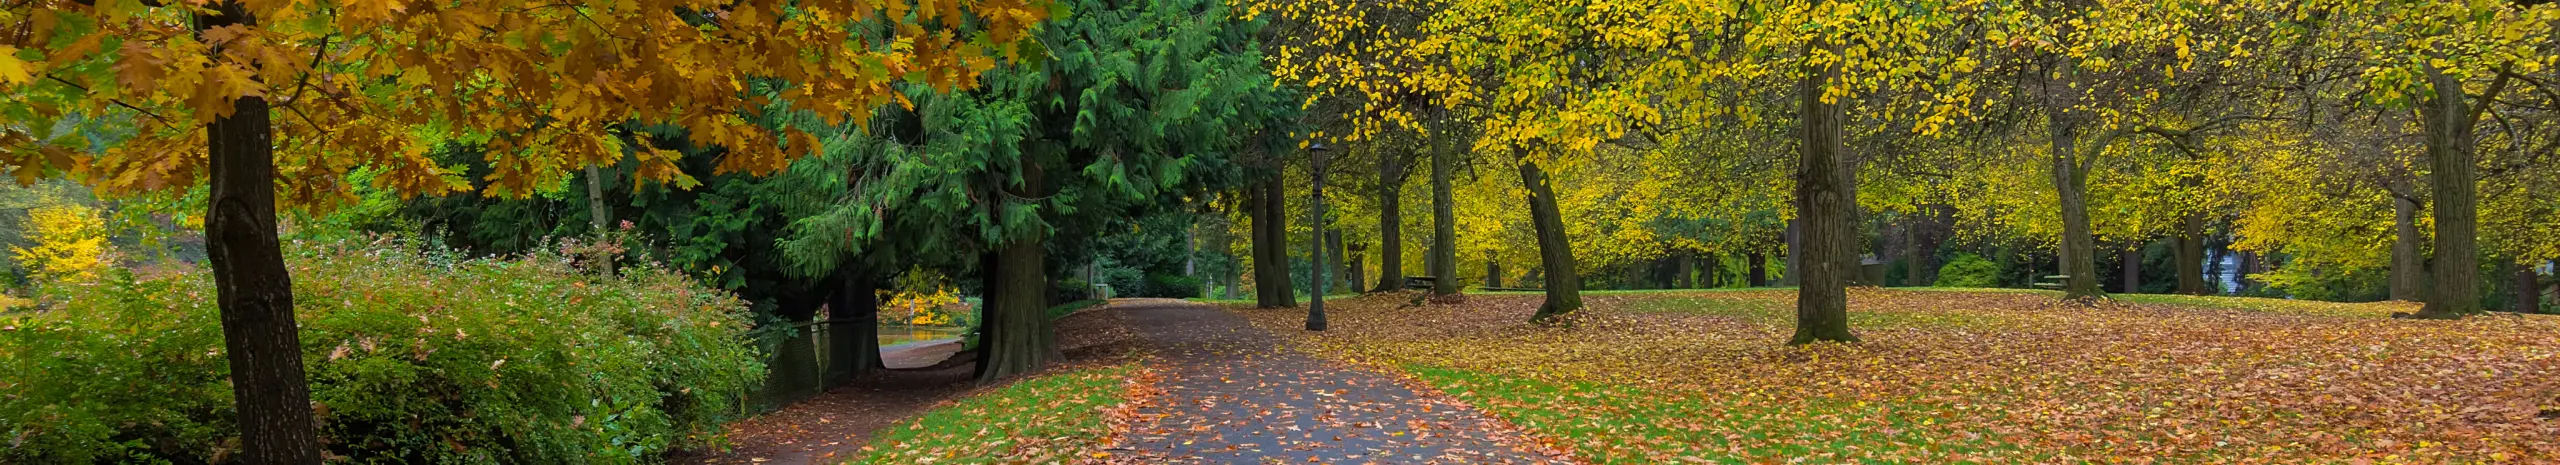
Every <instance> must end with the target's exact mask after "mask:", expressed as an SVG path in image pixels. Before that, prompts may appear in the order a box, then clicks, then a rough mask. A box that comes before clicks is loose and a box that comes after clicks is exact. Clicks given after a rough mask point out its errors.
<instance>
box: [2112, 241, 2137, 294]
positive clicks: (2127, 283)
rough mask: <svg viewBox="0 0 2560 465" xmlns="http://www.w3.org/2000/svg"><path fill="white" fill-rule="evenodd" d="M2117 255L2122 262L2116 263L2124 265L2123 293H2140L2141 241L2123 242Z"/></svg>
mask: <svg viewBox="0 0 2560 465" xmlns="http://www.w3.org/2000/svg"><path fill="white" fill-rule="evenodd" d="M2118 257H2119V260H2120V261H2122V262H2123V263H2119V264H2118V265H2121V266H2123V267H2124V293H2126V294H2140V293H2142V243H2140V242H2134V243H2128V244H2125V245H2124V251H2123V253H2121V254H2118Z"/></svg>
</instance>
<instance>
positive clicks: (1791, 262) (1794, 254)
mask: <svg viewBox="0 0 2560 465" xmlns="http://www.w3.org/2000/svg"><path fill="white" fill-rule="evenodd" d="M1797 211H1798V212H1799V213H1797V214H1798V215H1802V214H1803V213H1801V212H1802V211H1803V210H1797ZM1781 234H1784V235H1785V236H1786V243H1787V250H1785V253H1784V254H1782V255H1785V256H1786V257H1787V269H1786V270H1784V271H1783V272H1781V273H1779V274H1778V285H1779V286H1782V287H1783V286H1794V285H1796V284H1797V283H1800V282H1803V280H1802V279H1799V276H1800V275H1798V274H1797V271H1796V270H1800V269H1803V267H1802V265H1804V260H1802V259H1801V256H1802V255H1804V219H1803V218H1802V217H1801V216H1799V217H1797V218H1793V219H1788V220H1787V231H1786V232H1784V233H1781Z"/></svg>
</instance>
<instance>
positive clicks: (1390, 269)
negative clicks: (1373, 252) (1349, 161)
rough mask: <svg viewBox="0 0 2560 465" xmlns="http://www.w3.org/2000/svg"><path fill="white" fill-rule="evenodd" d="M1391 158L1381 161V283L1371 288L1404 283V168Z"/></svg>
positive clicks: (1384, 289) (1392, 287)
mask: <svg viewBox="0 0 2560 465" xmlns="http://www.w3.org/2000/svg"><path fill="white" fill-rule="evenodd" d="M1390 158H1393V157H1380V160H1379V162H1378V286H1377V287H1373V288H1370V289H1369V291H1370V292H1388V291H1394V290H1397V289H1401V288H1403V287H1404V204H1403V203H1402V202H1403V201H1404V173H1403V172H1402V171H1403V170H1404V168H1403V166H1402V165H1403V164H1402V163H1399V162H1397V161H1389V160H1388V159H1390Z"/></svg>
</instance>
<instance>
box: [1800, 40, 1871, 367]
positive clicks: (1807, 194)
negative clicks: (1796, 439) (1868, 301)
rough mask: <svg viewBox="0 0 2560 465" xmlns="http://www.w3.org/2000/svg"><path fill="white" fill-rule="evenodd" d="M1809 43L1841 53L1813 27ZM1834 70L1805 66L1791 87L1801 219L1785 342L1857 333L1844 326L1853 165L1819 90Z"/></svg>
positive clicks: (1835, 116) (1848, 338)
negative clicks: (1796, 105)
mask: <svg viewBox="0 0 2560 465" xmlns="http://www.w3.org/2000/svg"><path fill="white" fill-rule="evenodd" d="M1807 49H1808V50H1811V49H1829V50H1831V52H1832V53H1839V49H1840V47H1839V46H1838V45H1836V44H1832V43H1831V41H1830V39H1829V38H1827V37H1824V36H1821V35H1816V36H1815V38H1814V39H1813V42H1812V43H1811V44H1808V45H1807ZM1839 75H1840V68H1839V66H1838V65H1836V64H1834V65H1822V66H1820V67H1819V68H1809V69H1806V70H1805V76H1804V78H1803V79H1802V80H1801V81H1799V84H1798V86H1797V87H1796V94H1797V95H1796V97H1797V99H1798V100H1799V101H1800V102H1801V103H1802V105H1803V106H1802V108H1803V110H1802V112H1801V113H1798V114H1797V116H1798V117H1800V118H1803V119H1804V125H1803V127H1802V128H1800V129H1799V131H1798V134H1797V136H1799V137H1801V139H1799V140H1798V144H1797V150H1801V151H1802V153H1801V154H1800V156H1799V157H1798V158H1797V164H1796V212H1797V213H1796V214H1797V218H1799V219H1800V220H1801V221H1800V222H1799V224H1798V226H1800V227H1799V228H1798V230H1797V234H1796V235H1797V241H1798V242H1799V243H1800V245H1802V246H1804V247H1803V248H1801V249H1789V250H1788V251H1787V256H1788V257H1790V258H1792V259H1794V262H1795V263H1794V264H1793V265H1792V266H1800V267H1802V268H1788V269H1787V275H1788V276H1790V279H1797V280H1798V281H1797V287H1796V334H1795V337H1793V338H1791V339H1788V341H1787V343H1788V344H1806V343H1812V342H1817V341H1839V342H1857V340H1858V336H1856V335H1854V334H1850V332H1849V294H1848V282H1849V279H1850V277H1851V276H1855V275H1856V274H1857V273H1858V269H1857V268H1856V265H1857V261H1856V260H1857V255H1856V254H1857V251H1856V247H1857V246H1858V225H1857V218H1855V215H1857V212H1856V211H1855V210H1853V209H1855V208H1857V192H1856V191H1851V190H1848V189H1849V186H1850V180H1849V177H1850V176H1852V175H1853V173H1852V172H1851V171H1850V170H1849V168H1848V166H1847V163H1846V161H1847V160H1845V159H1846V158H1847V154H1846V153H1845V152H1847V151H1848V147H1847V146H1846V141H1845V140H1844V139H1845V138H1844V134H1843V131H1842V128H1841V120H1842V119H1844V118H1843V115H1842V114H1841V111H1840V104H1839V103H1838V102H1832V101H1824V98H1823V93H1824V89H1826V88H1828V87H1829V86H1830V83H1831V81H1832V80H1833V79H1835V78H1837V77H1838V76H1839ZM1798 251H1802V253H1797V252H1798Z"/></svg>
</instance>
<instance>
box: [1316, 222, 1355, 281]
mask: <svg viewBox="0 0 2560 465" xmlns="http://www.w3.org/2000/svg"><path fill="white" fill-rule="evenodd" d="M1318 221H1319V223H1318V224H1322V223H1321V222H1322V220H1318ZM1348 249H1349V248H1347V247H1343V244H1342V231H1341V230H1335V229H1326V230H1324V257H1325V260H1328V261H1326V262H1323V263H1326V264H1328V265H1330V266H1332V267H1333V269H1330V270H1326V271H1325V273H1326V276H1328V277H1331V278H1333V282H1331V283H1327V285H1326V286H1325V290H1328V291H1339V290H1343V289H1357V288H1359V286H1360V281H1359V280H1358V279H1354V278H1352V277H1351V267H1352V266H1354V265H1353V264H1352V263H1351V260H1350V258H1349V257H1350V256H1351V254H1350V253H1348V252H1346V251H1347V250H1348Z"/></svg>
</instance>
